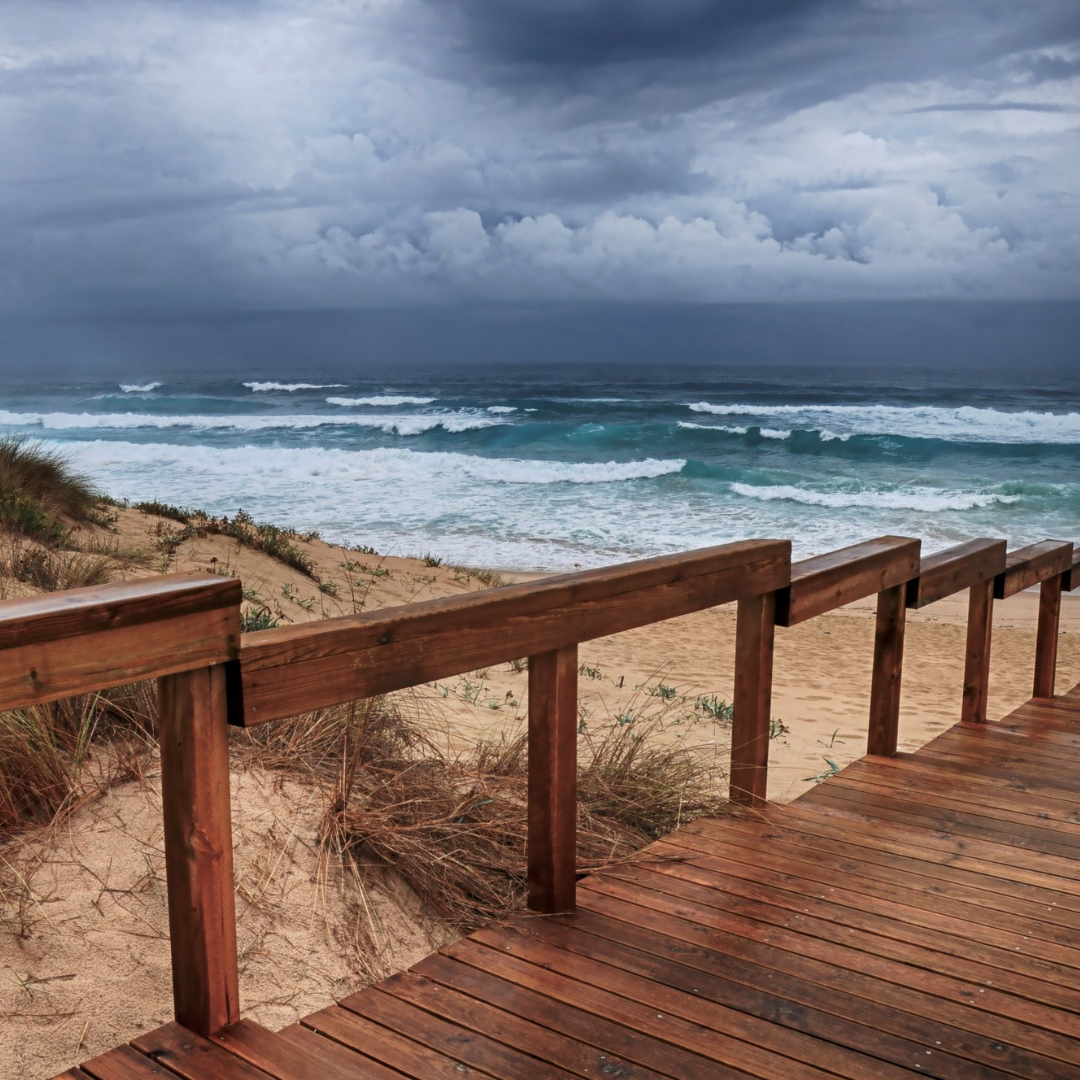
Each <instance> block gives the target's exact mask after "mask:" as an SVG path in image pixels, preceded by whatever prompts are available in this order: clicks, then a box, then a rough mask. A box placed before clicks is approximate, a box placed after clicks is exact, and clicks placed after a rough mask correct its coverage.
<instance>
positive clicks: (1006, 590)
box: [994, 540, 1073, 600]
mask: <svg viewBox="0 0 1080 1080" xmlns="http://www.w3.org/2000/svg"><path fill="white" fill-rule="evenodd" d="M1072 560H1073V546H1072V544H1071V543H1069V542H1068V541H1065V540H1043V541H1042V542H1041V543H1038V544H1031V545H1030V546H1029V547H1025V548H1019V549H1018V550H1016V551H1010V552H1009V554H1008V555H1007V556H1006V557H1005V569H1004V570H1003V571H1002V572H1001V573H1000V574H998V576H997V578H996V579H995V580H994V598H995V599H997V600H1006V599H1008V597H1010V596H1015V595H1016V593H1018V592H1022V591H1023V590H1024V589H1030V588H1031V586H1032V585H1038V584H1040V583H1041V582H1043V581H1048V580H1050V579H1051V578H1053V577H1056V576H1059V575H1061V574H1064V573H1067V572H1068V571H1069V570H1071V569H1072Z"/></svg>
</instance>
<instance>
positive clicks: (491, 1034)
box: [348, 975, 602, 1080]
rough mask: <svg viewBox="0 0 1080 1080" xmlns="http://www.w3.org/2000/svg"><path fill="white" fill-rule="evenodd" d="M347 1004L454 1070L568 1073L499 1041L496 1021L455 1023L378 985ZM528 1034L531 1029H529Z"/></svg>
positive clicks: (503, 1075)
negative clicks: (487, 1025) (483, 1028)
mask: <svg viewBox="0 0 1080 1080" xmlns="http://www.w3.org/2000/svg"><path fill="white" fill-rule="evenodd" d="M409 978H410V979H411V980H412V981H413V982H414V983H415V982H417V981H419V980H418V979H417V976H415V975H411V976H409ZM428 985H429V986H431V985H433V984H431V983H428ZM459 1001H460V1002H461V1003H462V1004H465V1003H466V1001H467V999H464V998H460V997H459V998H457V999H455V1001H454V1004H455V1005H457V1004H458V1002H459ZM348 1007H349V1008H350V1009H351V1010H352V1011H354V1012H356V1013H358V1014H359V1015H360V1016H363V1017H364V1018H365V1019H367V1020H369V1021H371V1022H372V1023H375V1024H379V1025H380V1026H381V1027H385V1028H387V1029H389V1030H390V1031H393V1032H395V1033H396V1034H397V1035H399V1036H401V1037H403V1038H408V1039H412V1040H413V1041H415V1042H419V1043H421V1044H422V1045H423V1046H425V1047H427V1048H428V1049H429V1050H432V1051H434V1052H435V1053H439V1054H445V1055H448V1056H449V1057H450V1058H451V1059H452V1060H453V1062H454V1067H455V1069H456V1070H457V1072H458V1074H459V1075H460V1072H461V1070H462V1068H465V1069H468V1070H470V1071H471V1070H474V1069H475V1070H478V1071H479V1072H481V1073H483V1075H484V1076H493V1077H497V1078H498V1080H526V1078H527V1077H534V1078H535V1080H548V1078H549V1077H550V1078H554V1077H555V1076H562V1077H566V1078H569V1077H570V1076H571V1075H572V1074H570V1073H567V1072H565V1071H564V1070H562V1069H553V1068H552V1067H551V1065H550V1063H547V1062H541V1061H538V1060H537V1059H536V1058H535V1057H530V1056H528V1055H526V1054H525V1053H522V1051H521V1049H520V1047H524V1046H528V1044H527V1043H525V1044H519V1048H512V1047H510V1046H508V1045H506V1044H505V1042H497V1041H496V1038H497V1037H498V1038H502V1039H505V1034H504V1033H503V1032H502V1031H500V1030H499V1028H498V1026H497V1027H496V1028H495V1030H493V1031H488V1032H477V1031H476V1030H474V1029H473V1028H472V1027H471V1026H467V1027H460V1026H458V1024H459V1021H458V1016H457V1014H456V1012H455V1013H450V1014H447V1015H448V1016H450V1017H452V1021H451V1020H449V1019H443V1018H442V1017H440V1016H438V1015H435V1014H433V1013H431V1012H430V1011H428V1010H425V1009H421V1008H418V1007H417V1006H416V1005H414V1004H413V1003H412V1002H411V1001H408V1000H407V999H405V998H402V997H398V996H397V995H395V994H391V993H384V992H383V989H382V985H380V987H379V988H378V989H374V988H373V989H371V990H370V991H368V992H367V993H360V994H355V995H353V997H352V998H351V999H350V1004H349V1006H348ZM466 1007H467V1006H466ZM492 1011H493V1010H492ZM503 1017H506V1018H507V1019H508V1020H509V1019H510V1016H509V1014H508V1013H501V1014H499V1017H498V1020H497V1021H496V1024H497V1025H499V1024H501V1023H502V1018H503ZM535 1030H537V1031H542V1030H543V1029H542V1028H537V1029H535ZM529 1034H530V1035H532V1034H533V1030H532V1029H530V1030H529ZM601 1075H602V1074H601Z"/></svg>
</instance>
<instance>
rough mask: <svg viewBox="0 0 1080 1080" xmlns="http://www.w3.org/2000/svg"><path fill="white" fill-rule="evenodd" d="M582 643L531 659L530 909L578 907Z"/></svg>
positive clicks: (572, 908) (545, 910)
mask: <svg viewBox="0 0 1080 1080" xmlns="http://www.w3.org/2000/svg"><path fill="white" fill-rule="evenodd" d="M577 655H578V654H577V646H576V645H568V646H566V647H565V648H562V649H557V650H555V651H554V652H547V653H540V654H538V655H534V656H530V657H529V806H528V848H527V854H528V887H529V907H530V908H531V909H532V910H533V911H539V912H543V913H544V914H548V915H550V914H553V913H554V912H557V911H573V910H574V890H575V887H576V882H577V725H578V717H577V676H578V659H577Z"/></svg>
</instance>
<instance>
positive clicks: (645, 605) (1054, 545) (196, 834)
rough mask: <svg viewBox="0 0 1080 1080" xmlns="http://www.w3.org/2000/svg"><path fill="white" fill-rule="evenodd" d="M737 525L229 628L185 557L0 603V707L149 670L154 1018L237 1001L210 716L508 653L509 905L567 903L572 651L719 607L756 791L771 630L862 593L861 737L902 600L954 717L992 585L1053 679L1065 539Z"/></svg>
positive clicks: (215, 585) (876, 745) (218, 729)
mask: <svg viewBox="0 0 1080 1080" xmlns="http://www.w3.org/2000/svg"><path fill="white" fill-rule="evenodd" d="M790 553H791V545H790V542H789V541H782V540H757V541H746V542H742V543H737V544H728V545H724V546H721V547H716V548H708V549H704V550H702V551H697V552H688V553H684V554H682V555H675V556H665V557H662V558H658V559H647V560H642V561H640V562H637V563H631V564H627V565H625V566H619V567H609V568H606V569H603V570H595V571H587V572H585V573H579V574H568V575H562V576H559V577H554V578H548V579H544V580H541V581H537V582H531V583H526V584H521V585H512V586H507V587H504V588H501V589H494V590H490V591H488V592H485V593H481V594H470V595H467V596H460V597H452V598H444V599H441V600H434V601H429V602H427V603H423V604H415V605H409V606H406V607H401V608H392V609H386V610H383V611H377V612H373V613H369V614H365V615H359V616H344V617H342V618H338V619H329V620H325V621H323V622H318V623H309V624H306V625H303V626H296V627H283V628H279V629H275V630H268V631H263V632H259V633H255V634H248V635H244V637H243V639H241V637H240V634H239V626H240V621H239V604H240V598H241V588H240V582H239V581H237V580H234V579H229V578H221V577H217V576H213V575H204V574H185V575H170V576H167V577H160V578H153V579H142V580H138V581H129V582H122V583H119V584H115V585H109V586H105V587H101V588H94V589H82V590H72V591H70V592H68V593H56V594H49V595H46V596H42V597H34V598H30V599H19V600H12V601H6V602H2V603H0V661H2V663H0V708H15V707H21V706H25V705H35V704H41V703H44V702H47V701H51V700H55V699H57V698H61V697H66V696H69V695H71V694H75V693H82V692H87V691H92V690H98V689H103V688H105V687H108V686H114V685H118V684H120V683H125V682H131V681H134V680H137V679H145V678H153V677H156V678H158V680H159V684H158V685H159V702H160V711H161V760H162V801H163V805H164V813H165V851H166V869H167V876H168V895H169V926H170V941H171V946H172V958H173V992H174V1002H175V1010H176V1017H177V1019H178V1020H179V1021H180V1023H182V1024H183V1025H184V1026H186V1027H188V1028H189V1029H191V1030H193V1031H196V1032H200V1033H203V1034H207V1033H211V1032H214V1031H217V1030H220V1028H222V1027H224V1026H225V1025H227V1024H229V1023H231V1022H233V1021H234V1020H236V1019H238V1017H239V1004H238V999H237V962H236V933H235V913H234V898H233V873H232V840H231V825H230V809H229V774H228V745H227V722H232V723H240V724H243V725H245V726H250V725H252V724H258V723H264V722H266V721H268V720H272V719H275V718H280V717H284V716H291V715H295V714H297V713H300V712H307V711H311V710H313V709H315V708H319V707H323V706H326V705H331V704H334V703H338V702H343V701H349V700H353V699H355V698H357V697H362V696H366V695H371V694H375V693H383V692H386V691H388V690H392V689H398V688H403V687H406V686H411V685H415V684H416V683H420V682H427V681H430V680H432V679H435V678H444V677H446V676H448V675H452V674H457V673H460V672H463V671H469V670H473V669H474V668H477V667H482V666H487V665H489V664H493V663H497V662H500V661H502V660H512V659H515V658H517V657H520V656H522V655H528V656H529V676H528V677H529V736H528V737H529V806H528V880H529V905H530V907H531V908H533V909H534V910H537V911H543V912H554V911H564V910H570V909H572V908H573V906H574V887H575V880H576V861H575V852H576V769H577V751H576V735H577V674H578V665H577V646H578V643H579V642H581V641H586V640H590V639H593V638H596V637H602V636H606V635H608V634H612V633H616V632H618V631H621V630H626V629H630V628H632V627H635V626H642V625H646V624H648V623H652V622H658V621H660V620H662V619H667V618H672V617H674V616H677V615H683V614H687V613H689V612H692V611H698V610H702V609H705V608H710V607H714V606H717V605H719V604H723V603H728V602H730V601H732V600H734V601H736V602H737V604H738V612H737V620H736V643H735V687H734V718H733V722H732V748H731V776H730V795H731V798H732V800H733V801H738V802H743V803H748V804H751V805H753V804H756V803H760V802H763V801H764V800H765V796H766V783H767V776H768V747H769V726H770V707H771V693H772V662H773V645H774V634H775V627H776V626H792V625H796V624H797V623H799V622H802V621H805V620H806V619H809V618H812V617H814V616H815V615H818V614H821V613H823V612H825V611H829V610H833V609H835V608H837V607H840V606H842V605H843V604H846V603H849V602H851V601H852V600H857V599H860V598H861V597H865V596H868V595H872V594H873V593H875V592H876V593H877V594H878V606H877V622H876V627H875V646H874V650H875V655H874V676H873V685H872V687H871V717H870V732H869V739H868V746H869V749H870V752H871V753H885V754H892V753H895V751H896V745H897V741H896V740H897V719H898V715H899V695H900V676H901V672H902V665H903V641H904V625H905V622H904V620H905V610H906V608H907V607H912V608H918V607H923V606H925V605H926V604H929V603H932V602H933V601H935V600H939V599H941V598H943V597H945V596H948V595H951V594H954V593H957V592H961V591H963V590H964V589H968V590H969V593H970V602H969V616H968V648H967V658H966V664H965V682H964V698H963V706H962V712H961V717H962V719H964V720H978V721H981V720H985V702H986V677H987V672H988V668H989V654H990V638H991V626H992V620H991V616H992V610H993V602H994V596H995V595H997V596H999V597H1007V596H1011V595H1013V594H1015V593H1016V592H1018V591H1020V590H1021V589H1024V588H1027V587H1029V586H1031V585H1033V584H1036V583H1037V584H1039V585H1040V606H1039V629H1038V635H1037V644H1036V662H1035V696H1036V697H1039V696H1043V697H1050V696H1052V695H1053V689H1054V670H1055V665H1056V647H1057V632H1058V626H1059V615H1060V598H1061V591H1062V589H1063V588H1064V589H1072V588H1074V587H1077V586H1080V555H1078V553H1077V551H1076V550H1075V549H1074V548H1073V545H1072V544H1071V543H1067V542H1062V541H1044V542H1043V543H1040V544H1034V545H1031V546H1029V547H1026V548H1023V549H1021V550H1020V551H1015V552H1012V553H1009V554H1006V552H1005V543H1004V541H1000V540H974V541H970V542H968V543H967V544H961V545H958V546H957V547H955V548H951V549H949V550H948V551H944V552H939V553H937V554H935V555H931V556H929V557H927V558H925V559H921V560H920V557H919V554H920V544H919V541H918V540H914V539H909V538H905V537H880V538H878V539H876V540H871V541H867V542H866V543H863V544H857V545H853V546H852V547H849V548H845V549H843V550H841V551H836V552H830V553H829V554H827V555H822V556H818V557H816V558H813V559H807V560H803V561H802V562H799V563H796V564H795V565H794V566H792V565H791V562H790Z"/></svg>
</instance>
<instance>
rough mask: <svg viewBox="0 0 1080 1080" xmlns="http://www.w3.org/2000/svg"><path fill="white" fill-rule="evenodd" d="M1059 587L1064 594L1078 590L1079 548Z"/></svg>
mask: <svg viewBox="0 0 1080 1080" xmlns="http://www.w3.org/2000/svg"><path fill="white" fill-rule="evenodd" d="M1061 587H1062V588H1063V589H1064V590H1065V591H1066V592H1072V591H1073V590H1074V589H1080V548H1078V547H1074V548H1073V559H1072V566H1071V567H1069V569H1068V570H1066V571H1065V573H1064V574H1062V575H1061ZM1078 689H1080V687H1078Z"/></svg>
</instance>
